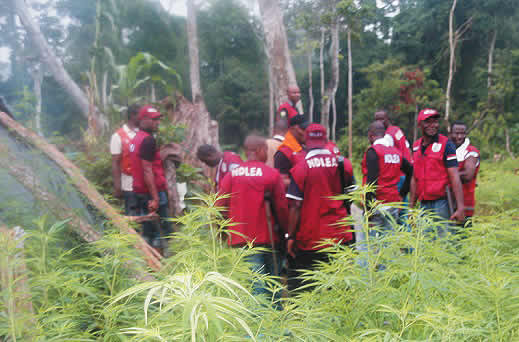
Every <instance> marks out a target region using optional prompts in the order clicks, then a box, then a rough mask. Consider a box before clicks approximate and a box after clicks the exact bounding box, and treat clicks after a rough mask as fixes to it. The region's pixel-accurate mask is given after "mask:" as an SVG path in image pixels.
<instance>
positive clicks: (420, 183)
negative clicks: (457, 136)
mask: <svg viewBox="0 0 519 342" xmlns="http://www.w3.org/2000/svg"><path fill="white" fill-rule="evenodd" d="M422 140H423V138H420V139H418V140H417V141H416V142H415V143H414V145H413V153H414V154H413V157H414V170H413V177H414V178H415V181H416V195H417V198H418V200H420V201H433V200H437V199H440V198H443V197H445V196H446V193H445V189H446V187H447V186H450V182H449V175H448V173H447V168H446V167H445V164H444V161H443V155H444V153H445V147H446V146H447V142H448V141H449V139H447V137H446V136H444V135H442V134H438V141H437V142H433V143H432V144H430V145H429V146H427V148H426V149H425V154H422V148H421V146H422Z"/></svg>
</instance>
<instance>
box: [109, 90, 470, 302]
mask: <svg viewBox="0 0 519 342" xmlns="http://www.w3.org/2000/svg"><path fill="white" fill-rule="evenodd" d="M287 95H288V99H289V101H288V102H286V103H284V104H282V105H281V106H280V108H279V110H278V117H277V120H276V122H275V127H274V134H273V137H272V138H269V139H266V138H264V137H261V136H259V135H249V136H248V137H247V138H246V139H245V142H244V145H243V147H244V150H245V156H246V160H242V159H241V158H240V156H239V155H237V154H235V153H233V152H230V151H224V152H222V151H219V150H218V149H217V148H215V147H214V146H211V145H202V146H200V147H199V148H198V150H197V157H198V158H199V159H200V160H201V161H202V162H204V163H205V164H207V165H208V166H209V167H212V168H216V176H215V178H214V183H215V188H216V191H218V192H219V193H220V194H222V195H227V196H222V197H221V199H220V200H219V202H218V205H219V206H221V207H222V208H223V210H224V212H223V214H224V215H225V216H227V217H228V218H229V219H230V220H231V221H232V222H233V225H232V227H231V228H230V232H229V236H228V237H227V242H228V244H229V246H231V247H237V248H239V247H243V246H245V245H254V246H262V247H266V248H265V249H261V250H264V251H267V250H268V251H269V252H260V253H257V254H254V255H252V256H250V257H248V259H247V260H248V261H249V262H250V264H251V267H253V268H254V269H255V270H257V271H259V272H263V273H267V274H270V275H274V276H279V275H280V271H281V269H282V265H283V264H285V265H287V269H288V274H287V275H288V288H289V290H296V289H297V288H299V287H300V286H301V285H302V280H301V272H303V271H304V270H308V269H312V268H313V267H315V265H316V264H317V263H318V262H319V261H326V260H327V255H326V253H321V252H320V251H321V250H322V249H323V248H325V247H327V246H330V244H331V243H339V244H345V245H351V244H352V243H354V242H355V234H354V233H353V231H352V228H351V227H348V226H345V225H341V224H340V222H341V221H342V220H343V219H344V218H346V217H347V216H349V215H350V214H351V203H350V202H348V201H345V200H337V199H335V197H336V196H337V195H341V194H344V193H345V191H346V189H348V188H351V187H352V186H353V185H355V183H356V181H355V177H354V175H353V167H352V164H351V162H350V161H349V160H348V159H347V158H345V157H343V156H341V154H340V151H339V149H338V148H337V146H336V145H335V144H334V143H333V142H332V141H330V140H329V139H328V138H327V137H328V134H327V131H326V128H325V127H323V126H321V125H320V124H316V123H310V122H308V121H307V120H306V119H305V116H304V115H303V114H301V113H299V111H298V110H297V107H296V104H297V102H298V101H299V100H300V92H299V89H298V88H297V87H290V88H289V89H288V94H287ZM128 113H129V119H128V123H127V124H125V125H123V127H121V128H120V129H119V130H118V131H117V132H116V133H114V135H113V136H112V141H111V153H112V157H113V158H112V160H113V162H112V170H113V179H114V193H115V195H116V196H118V197H121V196H122V197H123V198H124V201H125V208H126V211H127V214H128V215H136V216H139V215H147V214H149V213H152V212H157V213H158V214H159V215H160V216H163V212H161V210H163V209H165V208H167V195H166V193H165V180H164V172H163V170H162V171H161V168H162V165H161V161H160V155H159V150H158V147H157V143H156V141H155V139H154V137H153V133H154V132H155V131H156V130H157V126H158V122H159V119H160V112H158V110H156V109H155V108H153V107H151V106H142V107H135V106H134V107H130V108H129V110H128ZM439 119H440V114H439V112H438V111H436V110H434V109H424V110H422V111H420V113H419V115H418V126H419V128H420V129H421V131H422V137H421V138H420V139H418V140H417V141H416V142H415V143H414V144H413V146H412V147H411V146H410V144H409V142H408V141H407V139H406V137H405V134H404V133H403V132H402V130H401V129H400V128H399V127H397V126H395V125H392V124H391V121H390V118H389V116H388V113H387V112H386V111H377V112H376V113H375V115H374V121H373V122H372V123H371V124H370V125H369V129H368V132H367V136H368V139H369V141H370V143H371V145H370V147H369V148H368V149H367V151H366V152H365V154H364V158H363V160H362V183H363V184H373V185H374V186H375V191H374V192H372V193H368V194H367V195H366V197H365V201H366V207H367V208H368V209H372V208H375V209H376V210H374V212H373V214H372V215H371V217H370V234H373V235H374V236H379V235H380V234H384V233H385V232H386V231H388V230H391V229H392V222H397V221H398V219H399V217H400V216H401V212H400V209H398V208H397V207H396V206H391V205H390V203H394V202H406V201H407V196H408V195H409V201H408V202H409V206H410V207H415V206H418V205H419V206H421V207H422V208H425V209H426V210H429V211H432V212H434V213H435V214H436V216H437V217H439V218H442V219H443V221H441V222H439V223H438V227H437V230H436V232H435V233H436V234H438V236H439V237H442V236H445V235H446V234H447V233H449V232H451V233H455V232H456V231H458V230H459V227H460V226H461V225H463V224H465V223H466V222H467V220H468V219H469V218H470V217H471V216H472V215H473V214H474V205H475V194H474V192H475V187H476V176H477V173H478V170H479V151H478V150H477V149H476V148H475V147H474V146H472V145H470V141H469V139H468V138H467V126H466V125H465V124H464V123H462V122H458V121H457V122H454V123H453V124H452V126H451V130H450V131H451V133H450V137H447V136H444V135H442V134H440V133H439V126H440V123H439ZM376 203H382V204H384V205H377V206H374V205H375V204H376ZM386 203H387V205H385V204H386ZM452 222H456V223H457V225H456V224H453V223H452ZM469 222H470V221H469ZM164 223H165V224H164V225H163V226H162V228H158V227H157V226H156V225H152V224H148V225H146V224H145V226H144V227H143V235H144V237H145V238H146V239H147V240H148V242H150V243H151V244H152V245H157V242H156V241H159V240H158V239H159V238H160V235H161V232H162V235H167V234H169V233H170V232H171V230H170V228H169V226H168V224H167V221H166V222H164ZM152 226H153V227H152ZM455 227H458V228H455ZM282 251H284V252H286V253H283V252H282ZM283 255H286V263H284V261H283V260H282V259H283ZM255 290H256V291H257V292H268V291H267V290H266V288H264V287H261V286H257V287H256V289H255Z"/></svg>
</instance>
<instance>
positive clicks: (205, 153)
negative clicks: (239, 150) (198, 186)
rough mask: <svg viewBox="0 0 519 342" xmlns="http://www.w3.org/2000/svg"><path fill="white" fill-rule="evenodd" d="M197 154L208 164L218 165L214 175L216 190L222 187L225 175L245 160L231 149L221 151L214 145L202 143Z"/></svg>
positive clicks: (210, 165) (211, 165)
mask: <svg viewBox="0 0 519 342" xmlns="http://www.w3.org/2000/svg"><path fill="white" fill-rule="evenodd" d="M196 156H197V158H198V159H200V160H201V161H202V162H204V164H206V165H207V166H209V167H216V175H215V177H214V184H215V188H216V190H219V189H220V183H221V181H222V180H223V179H224V177H225V175H226V174H227V173H229V172H231V171H232V170H233V169H235V168H237V167H238V166H240V164H241V163H242V162H243V161H242V160H241V158H240V156H239V155H237V154H236V153H234V152H231V151H224V152H220V151H218V150H217V149H216V147H214V146H213V145H201V146H200V147H198V150H197V151H196Z"/></svg>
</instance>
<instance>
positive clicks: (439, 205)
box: [410, 108, 465, 237]
mask: <svg viewBox="0 0 519 342" xmlns="http://www.w3.org/2000/svg"><path fill="white" fill-rule="evenodd" d="M439 118H440V114H439V113H438V112H437V111H436V110H435V109H429V108H428V109H424V110H422V111H420V113H419V114H418V125H419V127H420V128H421V130H422V137H421V138H420V139H418V141H416V142H415V143H414V145H413V158H414V170H413V178H412V180H411V195H410V205H411V207H413V206H414V205H415V204H416V202H417V201H419V202H420V205H421V207H422V208H425V209H427V210H430V211H432V212H434V213H435V214H436V215H438V216H440V217H441V218H442V219H444V220H449V219H450V220H456V221H458V222H463V221H464V220H465V209H464V203H463V189H462V187H461V181H460V177H459V173H458V160H457V158H456V146H454V143H453V142H452V141H450V140H449V139H448V138H447V137H446V136H444V135H442V134H439V133H438V130H439V127H440V123H439ZM450 193H454V197H455V201H456V204H457V208H456V210H455V211H454V208H451V207H450V205H449V200H448V199H449V197H450ZM449 227H450V226H449V225H447V226H446V227H441V226H440V227H438V235H439V236H440V237H442V236H444V235H445V234H446V233H447V229H448V228H449Z"/></svg>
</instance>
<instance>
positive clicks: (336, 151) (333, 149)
mask: <svg viewBox="0 0 519 342" xmlns="http://www.w3.org/2000/svg"><path fill="white" fill-rule="evenodd" d="M324 148H326V149H327V150H328V151H330V152H332V153H333V154H335V155H336V156H340V155H341V151H339V148H338V147H337V145H336V144H335V143H334V142H333V141H331V140H328V142H327V143H326V146H325V147H324Z"/></svg>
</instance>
